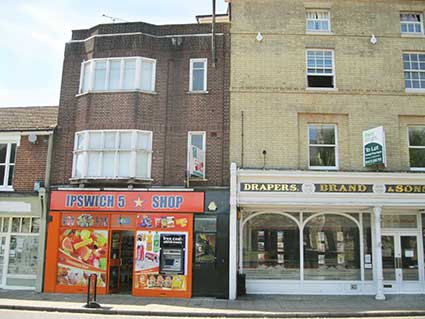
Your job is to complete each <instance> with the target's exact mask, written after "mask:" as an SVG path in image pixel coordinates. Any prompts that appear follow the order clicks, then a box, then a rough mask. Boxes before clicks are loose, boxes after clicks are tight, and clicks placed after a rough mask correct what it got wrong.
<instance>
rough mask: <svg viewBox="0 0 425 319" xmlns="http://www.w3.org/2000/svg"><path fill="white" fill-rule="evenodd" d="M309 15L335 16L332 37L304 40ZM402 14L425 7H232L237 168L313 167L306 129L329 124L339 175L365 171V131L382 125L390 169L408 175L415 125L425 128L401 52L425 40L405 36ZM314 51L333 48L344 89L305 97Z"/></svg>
mask: <svg viewBox="0 0 425 319" xmlns="http://www.w3.org/2000/svg"><path fill="white" fill-rule="evenodd" d="M308 8H312V9H316V8H327V9H330V12H331V25H332V30H331V31H332V34H330V35H311V34H307V33H306V30H305V29H306V26H305V25H306V21H305V10H306V9H308ZM400 11H419V12H424V11H425V2H423V1H396V0H386V1H382V0H379V1H353V0H338V1H336V0H335V1H332V0H331V1H301V0H266V1H256V0H234V1H232V28H231V35H232V53H231V58H232V69H231V92H232V93H231V134H230V137H231V150H230V159H231V161H235V162H237V163H238V164H239V165H242V157H243V166H244V167H254V168H262V167H263V166H264V156H263V154H262V151H263V150H266V151H267V155H266V165H265V166H266V168H282V169H308V147H307V142H308V141H307V131H306V125H307V124H308V123H323V122H327V123H334V124H337V126H338V135H339V136H338V137H339V138H340V141H339V142H340V148H339V152H340V156H339V157H340V161H339V164H340V165H339V166H340V169H341V170H348V171H351V170H352V171H357V170H367V169H365V168H363V162H362V154H363V152H362V132H363V131H364V130H367V129H370V128H373V127H377V126H381V125H383V126H384V128H385V130H386V141H387V156H388V168H387V169H386V170H387V171H406V170H409V158H408V148H407V126H409V125H415V124H423V123H425V108H424V105H425V95H424V94H412V93H406V91H405V86H404V74H403V61H402V54H403V52H404V51H421V52H425V42H424V41H423V38H421V37H403V36H401V34H400V16H399V14H400ZM258 32H261V33H262V35H263V37H264V39H263V41H261V42H258V41H256V39H255V38H256V35H257V33H258ZM372 34H375V36H376V38H377V40H378V42H377V44H376V45H372V44H371V43H370V38H371V35H372ZM311 48H321V49H333V50H334V52H335V65H336V67H335V71H336V88H337V90H334V91H326V92H324V91H310V90H306V49H311ZM242 111H243V112H244V123H243V124H244V131H243V134H244V138H243V140H242V133H241V130H242V116H241V112H242ZM242 145H244V148H243V149H242Z"/></svg>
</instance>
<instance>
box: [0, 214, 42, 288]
mask: <svg viewBox="0 0 425 319" xmlns="http://www.w3.org/2000/svg"><path fill="white" fill-rule="evenodd" d="M39 229H40V218H38V217H1V218H0V285H5V286H11V287H12V286H15V287H16V286H20V287H34V286H35V280H36V277H37V263H38V257H37V256H38V240H39V239H38V234H39ZM6 257H7V258H6ZM3 270H5V271H6V272H5V273H6V276H5V277H3V276H2V275H3V274H4V272H3Z"/></svg>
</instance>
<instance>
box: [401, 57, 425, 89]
mask: <svg viewBox="0 0 425 319" xmlns="http://www.w3.org/2000/svg"><path fill="white" fill-rule="evenodd" d="M405 54H409V55H411V54H417V55H423V56H425V52H412V51H408V52H403V54H402V56H401V59H402V63H403V79H404V87H405V90H406V92H408V93H409V92H413V93H414V92H419V93H424V92H425V87H424V88H408V87H407V86H406V76H405V73H406V72H416V73H419V74H421V73H422V74H424V75H425V70H414V69H405V68H404V55H405ZM422 62H425V61H422ZM418 63H419V58H418ZM419 84H420V83H419Z"/></svg>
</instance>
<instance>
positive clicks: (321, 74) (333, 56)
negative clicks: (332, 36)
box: [305, 49, 337, 91]
mask: <svg viewBox="0 0 425 319" xmlns="http://www.w3.org/2000/svg"><path fill="white" fill-rule="evenodd" d="M315 51H323V52H331V53H332V73H312V74H309V73H308V69H309V67H308V52H315ZM305 66H306V88H307V90H319V91H321V90H323V91H336V90H337V88H336V72H335V50H333V49H306V50H305ZM315 75H317V76H329V77H331V76H332V78H333V87H315V86H309V85H308V77H309V76H315Z"/></svg>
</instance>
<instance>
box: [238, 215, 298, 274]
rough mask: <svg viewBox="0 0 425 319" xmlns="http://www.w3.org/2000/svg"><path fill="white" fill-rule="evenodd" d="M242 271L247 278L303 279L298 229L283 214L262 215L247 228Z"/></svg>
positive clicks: (254, 219)
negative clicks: (301, 277) (301, 276)
mask: <svg viewBox="0 0 425 319" xmlns="http://www.w3.org/2000/svg"><path fill="white" fill-rule="evenodd" d="M243 243H244V247H243V254H244V256H243V272H244V273H245V274H246V277H247V279H287V280H298V279H300V247H299V228H298V225H297V224H296V223H295V221H293V220H292V219H291V218H289V217H287V216H285V215H281V214H271V213H269V214H262V215H258V216H255V217H253V218H252V219H250V220H248V221H247V223H246V225H245V227H244V240H243Z"/></svg>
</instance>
